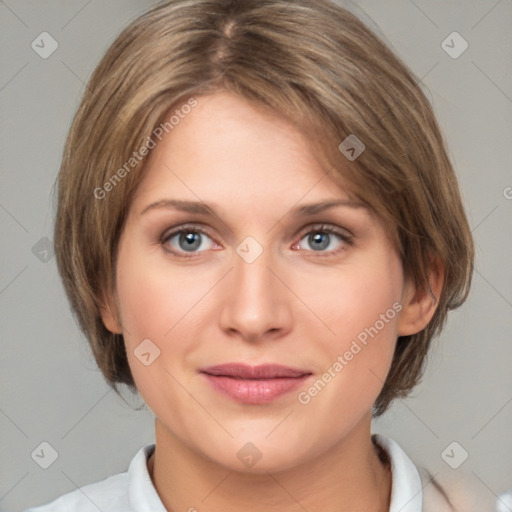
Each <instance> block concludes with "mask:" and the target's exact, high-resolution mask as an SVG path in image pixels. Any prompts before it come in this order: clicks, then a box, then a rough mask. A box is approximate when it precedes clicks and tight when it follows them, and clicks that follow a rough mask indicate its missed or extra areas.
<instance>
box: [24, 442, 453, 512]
mask: <svg viewBox="0 0 512 512" xmlns="http://www.w3.org/2000/svg"><path fill="white" fill-rule="evenodd" d="M372 437H374V439H375V440H376V442H377V443H378V444H379V445H380V446H381V447H382V448H384V450H385V451H386V453H387V454H388V456H389V459H390V462H391V476H392V485H391V505H390V508H389V512H442V511H444V510H450V509H449V508H448V506H447V505H443V501H444V500H443V499H442V497H441V495H440V494H439V495H437V494H438V493H437V491H433V490H430V491H429V492H428V496H426V494H427V493H424V492H423V487H424V486H425V483H423V484H422V480H421V477H420V473H419V472H418V470H417V468H416V466H415V465H414V464H413V462H412V461H411V460H410V459H409V457H408V456H407V455H406V453H405V452H404V451H403V450H402V448H401V447H400V446H399V445H398V443H396V442H395V441H393V440H392V439H390V438H389V437H387V436H384V435H382V434H372ZM154 449H155V445H154V444H149V445H147V446H144V447H143V448H141V449H140V450H139V451H138V452H137V453H136V454H135V456H134V457H133V459H132V461H131V462H130V466H129V468H128V471H126V472H124V473H119V474H117V475H114V476H111V477H108V478H107V479H105V480H102V481H100V482H97V483H93V484H89V485H85V486H83V487H81V488H79V489H76V490H75V491H72V492H70V493H68V494H64V495H63V496H61V497H60V498H57V499H56V500H55V501H52V502H51V503H48V504H46V505H42V506H39V507H34V508H29V509H27V510H25V512H98V510H104V511H106V512H148V511H151V512H167V510H166V509H165V507H164V506H163V504H162V502H161V500H160V498H159V496H158V494H157V492H156V490H155V488H154V486H153V483H152V481H151V477H150V476H149V472H148V468H147V459H148V458H149V456H150V455H151V454H152V453H153V451H154ZM427 484H428V481H427ZM429 487H430V488H432V487H433V486H432V485H430V486H429ZM425 498H428V499H427V500H425ZM424 500H425V501H424ZM445 507H446V508H445Z"/></svg>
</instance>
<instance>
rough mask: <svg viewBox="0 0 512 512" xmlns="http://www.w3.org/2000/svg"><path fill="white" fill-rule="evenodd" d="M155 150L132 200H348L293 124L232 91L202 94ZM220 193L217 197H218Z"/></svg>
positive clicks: (249, 203)
mask: <svg viewBox="0 0 512 512" xmlns="http://www.w3.org/2000/svg"><path fill="white" fill-rule="evenodd" d="M197 101H198V105H197V106H196V107H195V108H194V109H193V110H191V111H190V113H188V114H187V115H185V116H183V117H182V118H181V119H180V121H179V123H178V124H177V125H175V126H174V127H173V128H172V130H170V131H169V132H168V133H167V134H164V136H163V138H162V140H161V141H160V142H159V143H158V144H157V146H156V148H155V149H153V150H152V152H151V154H150V158H149V159H148V162H147V168H146V171H145V175H144V178H143V180H142V181H141V183H140V185H139V187H138V189H137V193H136V195H135V198H134V203H135V204H136V205H137V206H140V205H141V204H142V203H147V202H148V201H154V200H157V199H158V198H159V196H162V197H163V196H164V195H165V194H171V195H172V196H173V197H181V198H185V199H188V200H195V201H198V200H205V201H206V200H207V198H212V201H214V202H220V203H222V202H226V201H234V200H235V199H237V200H238V203H239V204H240V202H243V204H244V205H245V207H246V208H247V209H252V210H253V211H254V213H258V212H259V213H261V211H260V209H261V207H262V205H266V206H268V205H269V204H276V205H279V204H287V205H288V206H291V205H292V204H294V203H296V202H298V201H302V200H305V201H307V202H312V201H315V200H318V199H322V200H326V199H340V198H342V199H349V193H348V190H346V189H344V188H343V187H341V186H340V180H339V178H338V179H335V178H334V176H333V172H332V169H330V168H329V166H328V165H327V164H326V163H325V162H324V161H323V160H322V158H321V156H320V153H319V151H318V150H317V149H315V145H314V144H312V141H311V140H309V139H308V137H307V136H306V135H305V133H304V132H302V131H300V130H298V129H297V128H296V127H295V126H294V125H293V124H291V123H289V122H288V121H286V120H285V119H283V118H281V117H279V116H278V115H275V114H273V113H272V112H271V111H269V110H268V109H264V108H261V107H259V106H258V105H255V104H253V103H249V102H248V101H246V100H244V99H242V98H239V97H237V96H234V95H232V94H229V93H224V92H220V93H216V94H214V95H209V96H198V97H197ZM213 198H215V199H213Z"/></svg>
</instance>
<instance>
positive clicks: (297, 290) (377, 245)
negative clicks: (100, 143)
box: [102, 92, 442, 512]
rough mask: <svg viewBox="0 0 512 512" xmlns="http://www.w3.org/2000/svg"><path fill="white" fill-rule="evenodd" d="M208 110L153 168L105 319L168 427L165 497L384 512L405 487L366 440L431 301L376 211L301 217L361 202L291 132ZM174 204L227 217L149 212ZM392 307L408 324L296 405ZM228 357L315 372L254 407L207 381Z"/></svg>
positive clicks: (240, 106)
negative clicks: (141, 351)
mask: <svg viewBox="0 0 512 512" xmlns="http://www.w3.org/2000/svg"><path fill="white" fill-rule="evenodd" d="M198 102H199V104H198V106H197V107H196V108H195V109H194V110H193V111H192V112H191V113H190V114H189V115H187V116H186V117H185V118H184V119H183V120H181V121H180V124H179V125H177V126H176V127H175V128H174V129H173V130H172V131H170V132H169V133H168V134H167V135H166V136H165V137H164V138H163V140H162V142H160V143H159V144H158V145H157V147H156V148H155V149H154V150H153V151H152V153H151V155H150V160H149V162H148V164H149V165H148V169H147V174H146V175H145V177H144V179H143V181H142V183H141V184H140V186H139V188H138V189H137V193H136V195H135V197H134V200H133V202H132V204H131V205H130V210H129V214H128V218H127V221H126V224H125V227H124V230H123V233H122V235H121V239H120V245H119V254H118V263H117V289H116V290H115V291H114V293H112V294H109V295H107V298H106V300H105V306H104V308H103V312H102V317H103V321H104V323H105V325H106V327H107V328H108V329H110V330H111V331H112V332H117V333H123V334H124V339H125V343H126V349H127V354H128V359H129V364H130V367H131V370H132V373H133V376H134V379H135V382H136V385H137V388H138V390H139V392H140V394H141V396H142V397H143V399H144V400H145V401H146V403H147V404H148V406H149V407H150V408H151V410H152V411H153V412H154V414H155V418H156V419H155V434H156V450H155V454H154V456H153V457H152V458H151V460H150V461H149V464H148V467H149V470H150V474H151V477H152V480H153V483H154V485H155V488H156V490H157V492H158V494H159V495H160V498H161V500H162V502H163V504H164V505H165V507H166V508H167V509H168V510H170V511H178V510H189V509H190V508H191V507H194V508H195V509H196V510H198V511H199V512H202V511H212V512H217V511H225V510H244V511H253V510H254V511H256V510H258V511H261V510H265V511H269V512H270V511H274V510H275V511H279V512H283V511H284V512H287V511H299V510H303V509H304V508H305V509H306V510H308V511H309V512H314V511H320V510H336V511H339V512H344V511H347V512H348V511H351V512H354V511H359V510H361V511H363V510H373V511H386V510H388V507H389V501H390V490H391V474H390V471H389V468H388V467H386V466H385V465H384V464H382V463H381V462H380V460H379V459H378V456H377V452H376V449H375V447H374V446H373V444H372V442H371V439H370V433H371V407H372V404H373V403H374V401H375V399H376V398H377V396H378V394H379V392H380V390H381V388H382V385H383V382H384V380H385V377H386V375H387V373H388V371H389V368H390V365H391V360H392V355H393V350H394V347H395V343H396V339H397V336H398V335H407V334H413V333H415V332H418V331H420V330H421V329H423V328H424V327H425V326H426V325H427V323H428V322H429V320H430V319H431V317H432V315H433V313H434V311H435V304H433V303H432V301H431V299H430V296H429V295H428V294H426V293H416V290H415V289H414V288H413V286H412V285H411V284H409V283H408V282H407V281H406V280H405V279H404V275H403V271H402V265H401V262H400V259H399V256H398V253H397V252H396V250H395V248H394V247H393V246H392V244H391V242H390V241H389V239H388V238H387V236H386V235H385V231H384V228H383V226H382V225H381V223H380V221H379V220H378V219H377V218H376V217H375V216H374V215H373V214H372V213H371V212H370V211H368V210H367V209H366V208H364V207H361V206H354V205H352V206H347V205H345V206H342V207H336V208H332V209H329V210H325V211H323V212H321V213H317V214H315V215H312V216H308V217H306V218H297V217H293V216H292V215H291V213H290V211H291V210H292V209H293V208H295V207H297V206H301V205H304V204H309V203H315V202H321V201H328V200H348V199H349V196H348V194H347V191H345V190H343V189H342V188H341V187H340V185H337V184H336V182H334V181H333V180H332V178H331V176H330V175H326V172H327V170H328V169H326V168H324V167H323V166H322V164H321V162H320V160H319V159H318V158H317V157H316V155H315V152H314V150H313V148H312V146H311V145H310V144H309V143H308V140H307V139H306V138H305V136H304V135H302V134H301V133H300V132H299V131H298V130H297V129H296V128H295V127H294V126H292V125H290V124H288V123H287V122H286V121H284V120H282V119H280V118H279V117H276V116H274V115H272V114H271V113H269V112H268V111H265V110H262V109H261V108H259V107H257V106H255V105H254V104H251V103H248V102H247V101H246V100H244V99H241V98H238V97H236V96H233V95H231V94H229V93H226V92H221V93H216V94H214V95H211V96H203V97H201V96H199V97H198ZM321 178H323V179H321ZM166 199H179V200H189V201H203V202H205V203H208V204H209V205H215V208H216V210H215V211H216V212H217V215H209V216H208V215H204V214H191V213H184V212H178V211H176V210H174V209H172V208H165V207H162V208H157V207H153V208H150V209H149V210H147V211H146V212H145V213H141V212H143V210H145V209H146V208H147V207H148V205H150V204H152V203H155V202H158V201H161V200H166ZM185 223H188V224H191V223H193V224H194V226H196V227H197V228H203V229H205V230H206V231H207V235H199V237H200V240H201V245H200V246H199V248H196V249H195V252H192V253H191V252H187V251H186V249H184V247H186V243H185V242H183V237H181V245H180V236H179V234H178V235H175V236H174V237H172V238H171V239H169V240H167V241H163V242H162V238H163V235H165V234H168V233H170V232H171V231H172V229H171V228H179V227H180V226H182V225H183V224H185ZM319 223H321V224H327V225H329V226H333V227H337V228H338V229H340V230H341V232H342V233H344V234H349V235H350V237H351V242H350V243H348V242H347V241H344V240H343V239H341V238H339V237H338V236H337V235H336V234H331V235H327V242H328V244H327V246H326V247H325V246H322V247H324V248H320V249H318V244H319V242H316V243H315V240H312V239H311V238H312V237H311V236H308V235H310V234H311V235H314V234H317V236H318V235H319V234H321V233H323V231H322V229H319V228H318V224H319ZM186 233H188V231H185V233H183V234H186ZM247 236H252V237H253V238H254V239H255V240H257V242H258V244H259V245H260V246H261V249H262V250H263V252H262V254H261V255H260V256H259V257H258V258H257V259H256V260H255V261H254V262H252V263H247V262H246V261H245V260H244V259H243V258H242V257H240V256H239V254H238V253H237V252H236V249H237V247H238V245H239V244H240V243H241V242H242V241H243V240H244V239H245V238H246V237H247ZM325 237H326V235H324V238H325ZM320 245H321V243H320ZM169 249H174V250H175V251H178V252H179V253H180V254H181V255H185V256H186V255H187V254H192V257H191V258H185V257H183V256H178V255H173V254H172V253H171V252H170V251H169ZM441 283H442V272H437V273H436V274H433V275H432V276H431V286H432V289H433V291H434V293H435V294H436V295H437V294H438V293H439V291H440V287H441ZM394 303H399V304H401V306H402V310H401V311H400V313H399V314H397V315H396V316H395V317H394V318H393V319H391V320H389V321H388V322H387V323H385V326H384V328H382V329H381V330H380V331H379V333H378V335H377V336H375V337H374V338H370V339H369V342H368V344H367V345H366V346H364V347H363V348H362V350H361V351H360V352H359V353H358V354H357V355H356V356H354V358H353V359H352V360H351V361H349V362H348V364H347V365H346V366H345V367H344V368H343V370H342V371H340V372H338V373H336V376H335V377H334V378H332V380H331V382H329V383H328V384H327V385H326V386H325V388H324V389H322V391H321V392H319V393H318V394H317V395H316V396H314V397H312V398H311V400H310V402H309V403H307V404H306V405H303V404H301V403H300V402H299V401H298V399H297V395H298V393H299V392H300V391H305V390H306V391H307V389H308V388H309V387H310V386H311V384H312V383H313V382H314V381H316V380H317V379H318V378H319V377H320V376H321V375H322V374H323V373H324V372H325V371H326V370H327V369H328V368H329V367H331V366H332V365H333V363H334V362H335V361H336V360H337V357H338V356H339V355H343V354H344V353H345V352H346V351H347V350H348V349H349V348H350V345H351V343H352V341H353V340H354V339H356V337H357V335H358V334H359V333H361V332H362V331H364V329H365V328H368V327H370V326H373V325H375V322H376V321H377V320H378V319H379V318H380V315H381V314H384V313H386V311H387V310H388V309H389V308H391V307H392V305H393V304H394ZM144 339H150V340H151V341H152V343H154V344H155V345H156V346H157V347H158V348H159V350H160V355H159V357H158V358H156V359H155V360H154V361H153V362H152V363H151V364H150V365H149V366H145V365H144V364H142V363H141V361H140V360H139V359H138V358H137V357H135V355H134V350H135V349H136V348H137V346H138V345H139V344H140V343H141V341H142V340H144ZM227 362H245V363H247V364H251V365H257V364H262V363H280V364H284V365H287V366H293V367H297V368H301V369H306V370H308V371H310V372H312V374H313V375H312V376H311V377H310V378H309V380H308V381H307V382H305V383H304V385H303V386H302V387H301V388H300V389H298V390H296V391H293V392H291V393H289V394H287V395H284V396H282V397H280V398H278V399H276V400H274V401H273V402H270V403H266V404H263V405H256V404H245V403H240V402H237V401H235V400H233V399H232V398H229V397H226V396H225V395H223V394H220V393H219V392H217V391H216V390H214V389H213V387H212V386H210V384H209V382H207V380H206V379H205V378H204V375H202V374H200V373H199V372H198V369H199V368H201V367H204V366H209V365H215V364H222V363H227ZM247 442H251V443H253V444H254V445H255V446H256V447H257V449H258V450H259V452H260V453H261V455H262V456H261V459H260V460H259V461H258V462H257V463H256V464H255V465H253V466H252V467H247V466H245V465H244V464H243V463H242V462H241V461H240V460H239V458H238V457H237V453H238V452H239V450H240V449H241V448H242V447H243V446H244V445H245V444H246V443H247ZM302 507H303V508H302Z"/></svg>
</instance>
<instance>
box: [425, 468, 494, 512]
mask: <svg viewBox="0 0 512 512" xmlns="http://www.w3.org/2000/svg"><path fill="white" fill-rule="evenodd" d="M418 471H419V474H420V477H421V481H422V486H423V505H424V512H445V511H446V512H493V511H494V506H493V505H494V500H492V499H491V498H492V497H491V494H490V493H488V492H484V491H483V489H482V486H481V485H475V484H476V483H477V482H474V481H472V478H471V477H470V476H469V475H465V474H457V475H452V476H448V475H446V474H444V475H443V474H436V475H433V474H432V473H430V471H428V470H427V469H426V468H424V467H418ZM479 489H482V492H479V491H478V490H479Z"/></svg>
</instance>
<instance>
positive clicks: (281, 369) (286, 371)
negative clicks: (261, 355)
mask: <svg viewBox="0 0 512 512" xmlns="http://www.w3.org/2000/svg"><path fill="white" fill-rule="evenodd" d="M199 371H200V372H202V373H207V374H209V375H216V376H224V377H233V378H238V379H275V378H279V377H288V378H293V377H303V376H304V375H309V374H311V372H309V371H307V370H300V369H298V368H291V367H290V366H283V365H280V364H262V365H258V366H249V365H247V364H244V363H228V364H219V365H216V366H208V367H206V368H201V369H200V370H199Z"/></svg>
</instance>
